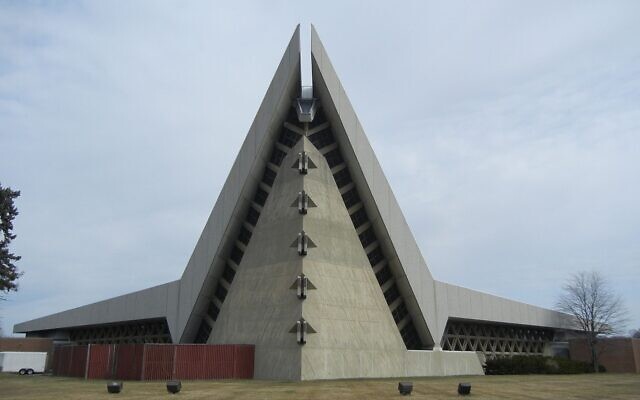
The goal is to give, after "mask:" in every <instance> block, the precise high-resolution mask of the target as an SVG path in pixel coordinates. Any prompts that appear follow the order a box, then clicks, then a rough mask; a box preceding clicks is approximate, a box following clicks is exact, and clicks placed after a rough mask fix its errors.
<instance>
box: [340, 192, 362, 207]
mask: <svg viewBox="0 0 640 400" xmlns="http://www.w3.org/2000/svg"><path fill="white" fill-rule="evenodd" d="M342 200H344V205H345V206H347V208H351V207H353V206H355V205H356V204H358V203H360V196H358V191H357V190H356V188H355V187H354V188H353V189H351V190H349V191H348V192H346V193H345V194H343V195H342Z"/></svg>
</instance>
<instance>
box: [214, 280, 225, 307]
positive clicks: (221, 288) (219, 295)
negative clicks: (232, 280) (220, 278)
mask: <svg viewBox="0 0 640 400" xmlns="http://www.w3.org/2000/svg"><path fill="white" fill-rule="evenodd" d="M216 297H217V298H218V300H220V303H222V302H224V299H225V298H226V297H227V289H225V288H224V286H222V285H221V284H219V283H218V287H217V288H216Z"/></svg>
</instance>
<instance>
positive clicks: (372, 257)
mask: <svg viewBox="0 0 640 400" xmlns="http://www.w3.org/2000/svg"><path fill="white" fill-rule="evenodd" d="M367 257H369V263H370V264H371V266H372V267H373V266H374V265H376V264H378V263H379V262H380V261H382V260H383V259H384V254H382V249H381V248H380V246H378V247H376V248H375V249H373V250H372V251H371V253H369V254H367Z"/></svg>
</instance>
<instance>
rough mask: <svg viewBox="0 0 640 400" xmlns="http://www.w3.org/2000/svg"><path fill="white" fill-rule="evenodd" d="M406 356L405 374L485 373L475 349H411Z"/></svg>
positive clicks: (448, 374) (449, 374)
mask: <svg viewBox="0 0 640 400" xmlns="http://www.w3.org/2000/svg"><path fill="white" fill-rule="evenodd" d="M405 358H406V361H405V373H404V376H451V375H484V370H483V369H482V364H481V363H480V358H479V357H478V355H477V354H476V353H475V352H473V351H442V350H440V351H438V350H435V351H431V350H410V351H407V353H406V356H405Z"/></svg>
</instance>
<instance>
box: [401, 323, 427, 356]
mask: <svg viewBox="0 0 640 400" xmlns="http://www.w3.org/2000/svg"><path fill="white" fill-rule="evenodd" d="M400 336H402V340H403V341H404V345H405V346H407V350H419V349H421V348H422V342H421V341H420V336H418V332H417V331H416V327H415V326H413V321H409V323H408V324H407V325H405V326H404V328H402V329H401V330H400Z"/></svg>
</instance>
